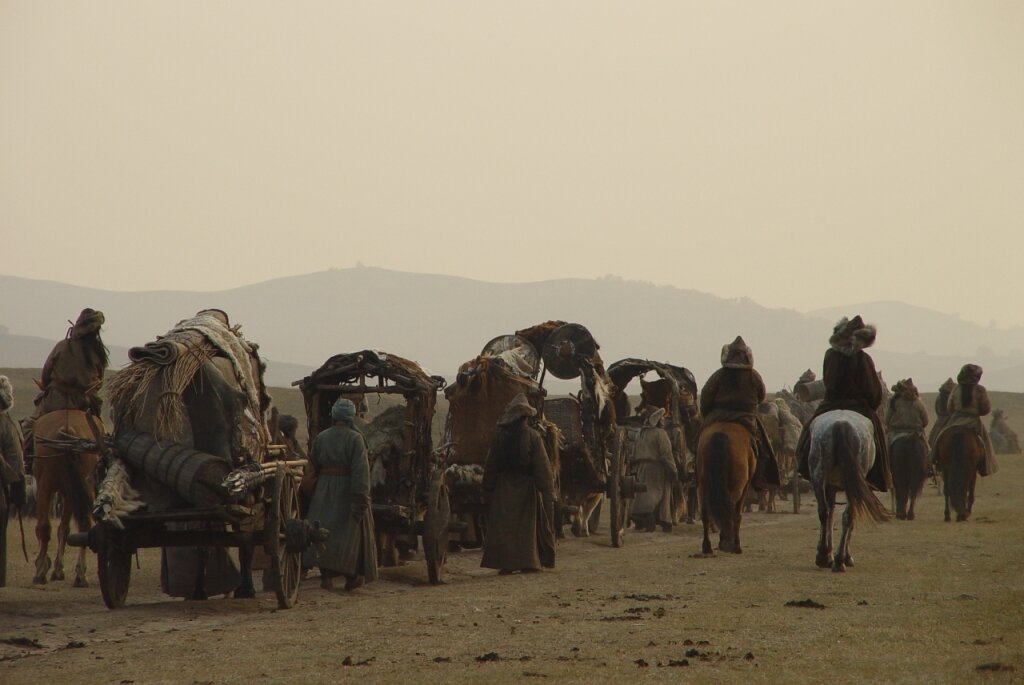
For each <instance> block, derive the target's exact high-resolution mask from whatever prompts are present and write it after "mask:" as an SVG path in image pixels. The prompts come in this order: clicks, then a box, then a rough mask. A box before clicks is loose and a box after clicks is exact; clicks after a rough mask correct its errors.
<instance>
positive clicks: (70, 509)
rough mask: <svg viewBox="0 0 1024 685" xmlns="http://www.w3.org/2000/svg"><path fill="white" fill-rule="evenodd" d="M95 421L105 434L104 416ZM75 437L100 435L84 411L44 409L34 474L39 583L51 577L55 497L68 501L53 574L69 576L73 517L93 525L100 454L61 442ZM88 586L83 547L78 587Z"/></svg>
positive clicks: (80, 524) (38, 427)
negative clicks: (68, 550)
mask: <svg viewBox="0 0 1024 685" xmlns="http://www.w3.org/2000/svg"><path fill="white" fill-rule="evenodd" d="M93 422H94V423H95V425H96V428H97V430H99V431H100V433H101V435H102V434H103V433H104V432H105V431H104V428H103V422H102V421H100V419H99V418H94V419H93ZM74 440H85V441H89V442H95V440H96V436H95V435H94V433H93V430H92V428H91V427H90V425H89V419H88V418H87V417H86V414H85V412H84V411H80V410H77V409H60V410H57V411H53V412H50V413H48V414H43V415H42V416H40V417H39V419H38V420H37V421H36V423H35V428H34V429H33V447H34V452H35V458H34V459H33V462H32V475H33V476H35V479H36V512H37V514H36V516H37V520H36V538H37V539H38V540H39V554H38V555H37V556H36V574H35V577H33V579H32V582H33V583H36V584H39V585H41V584H44V583H46V573H47V571H49V570H50V565H51V563H50V557H49V555H48V551H49V545H50V530H51V528H50V511H51V509H52V504H53V500H54V497H55V496H56V495H60V497H61V500H62V502H63V507H62V508H61V514H60V524H59V525H58V527H57V553H56V556H55V557H54V560H53V573H52V574H51V575H50V580H64V550H65V547H66V544H67V539H68V532H69V529H70V527H71V518H72V517H74V519H75V524H76V525H77V526H78V530H79V532H83V533H84V532H86V531H88V530H89V527H90V526H91V525H92V515H91V512H90V509H91V508H92V501H93V499H94V498H95V495H96V484H95V480H94V478H93V471H94V470H95V469H96V465H97V464H98V463H99V460H100V455H99V454H97V453H95V452H82V451H80V450H78V449H72V448H68V447H65V446H62V445H60V444H57V443H68V442H69V441H74ZM87 586H88V583H87V582H86V580H85V548H84V547H83V548H81V549H79V552H78V563H77V564H75V587H87Z"/></svg>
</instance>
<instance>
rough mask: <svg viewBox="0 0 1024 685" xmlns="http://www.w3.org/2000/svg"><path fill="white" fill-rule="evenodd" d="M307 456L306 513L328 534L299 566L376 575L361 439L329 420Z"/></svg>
mask: <svg viewBox="0 0 1024 685" xmlns="http://www.w3.org/2000/svg"><path fill="white" fill-rule="evenodd" d="M309 460H310V463H311V465H312V467H313V468H314V469H316V472H317V474H318V475H317V479H316V488H315V489H314V490H313V497H312V498H311V501H310V504H309V512H308V513H307V515H306V518H307V519H308V520H309V521H310V522H313V521H319V522H320V525H321V526H323V527H324V528H326V529H327V530H328V531H329V534H328V537H327V542H326V543H325V545H324V549H323V550H322V551H319V552H318V551H317V550H316V549H310V550H308V551H307V552H306V554H305V558H304V559H303V566H306V567H310V566H318V567H320V569H321V570H327V571H329V572H331V573H335V574H342V575H346V576H363V577H364V579H365V580H366V582H367V583H369V582H371V581H374V580H376V579H377V548H376V544H375V541H374V534H373V515H372V514H371V513H370V465H369V462H368V461H367V457H366V441H365V440H364V439H363V436H362V434H361V433H360V432H359V431H357V430H355V429H354V428H352V427H350V426H347V425H343V424H335V425H334V426H331V427H330V428H328V429H327V430H325V431H322V432H321V433H320V434H319V435H317V436H316V440H314V441H313V449H312V450H311V451H310V455H309Z"/></svg>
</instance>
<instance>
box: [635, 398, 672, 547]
mask: <svg viewBox="0 0 1024 685" xmlns="http://www.w3.org/2000/svg"><path fill="white" fill-rule="evenodd" d="M664 416H665V410H664V409H661V408H659V409H653V410H651V411H649V412H648V413H647V415H646V416H645V418H644V425H643V426H642V427H639V428H634V427H629V428H627V429H626V431H627V438H626V439H627V440H630V439H632V441H633V445H634V447H633V450H632V454H631V455H630V458H629V467H630V471H632V472H633V474H634V475H635V476H636V478H637V480H639V481H640V482H641V483H643V484H645V485H646V486H647V491H646V492H638V493H636V495H635V496H634V497H633V504H632V506H631V507H630V509H629V516H630V518H631V519H633V521H634V522H635V523H636V525H637V528H639V529H646V530H647V531H648V532H650V531H653V530H654V526H655V524H657V525H660V526H661V529H662V530H663V531H665V532H666V533H671V532H672V524H673V523H674V521H673V520H672V519H673V514H672V486H673V485H675V484H676V483H678V482H679V473H678V471H677V467H676V463H675V459H674V458H673V456H672V441H671V440H670V439H669V437H668V433H667V432H666V431H665V429H664V428H662V427H661V420H662V419H663V418H664Z"/></svg>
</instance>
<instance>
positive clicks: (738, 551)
mask: <svg viewBox="0 0 1024 685" xmlns="http://www.w3.org/2000/svg"><path fill="white" fill-rule="evenodd" d="M732 553H733V554H743V550H742V549H740V546H739V545H736V548H735V549H733V551H732Z"/></svg>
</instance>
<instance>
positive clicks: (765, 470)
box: [700, 336, 782, 490]
mask: <svg viewBox="0 0 1024 685" xmlns="http://www.w3.org/2000/svg"><path fill="white" fill-rule="evenodd" d="M765 396H766V393H765V388H764V381H763V380H762V379H761V374H759V373H758V372H757V371H755V370H754V352H753V350H751V349H750V348H749V347H748V346H747V344H746V343H745V342H743V338H742V337H740V336H736V339H735V340H734V341H733V342H732V343H731V344H729V345H723V346H722V368H720V369H719V370H718V371H715V372H714V373H713V374H711V377H710V378H708V381H707V383H705V384H704V387H703V388H702V389H701V391H700V413H701V415H702V416H703V417H704V428H707V427H709V426H711V425H712V424H714V423H719V422H726V423H738V424H740V425H741V426H743V427H744V428H746V429H747V431H748V432H749V433H750V439H751V441H752V442H753V443H754V445H755V446H756V450H755V451H756V453H757V468H756V470H755V472H754V479H753V485H754V488H755V489H757V490H761V489H763V488H766V487H770V486H775V487H778V486H780V485H782V481H781V479H780V478H779V465H778V462H777V461H776V459H775V450H774V449H773V448H772V443H771V440H770V439H769V437H768V432H767V431H766V430H765V428H764V425H763V424H762V423H761V420H760V418H758V416H757V405H759V404H761V403H762V402H764V399H765Z"/></svg>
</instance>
